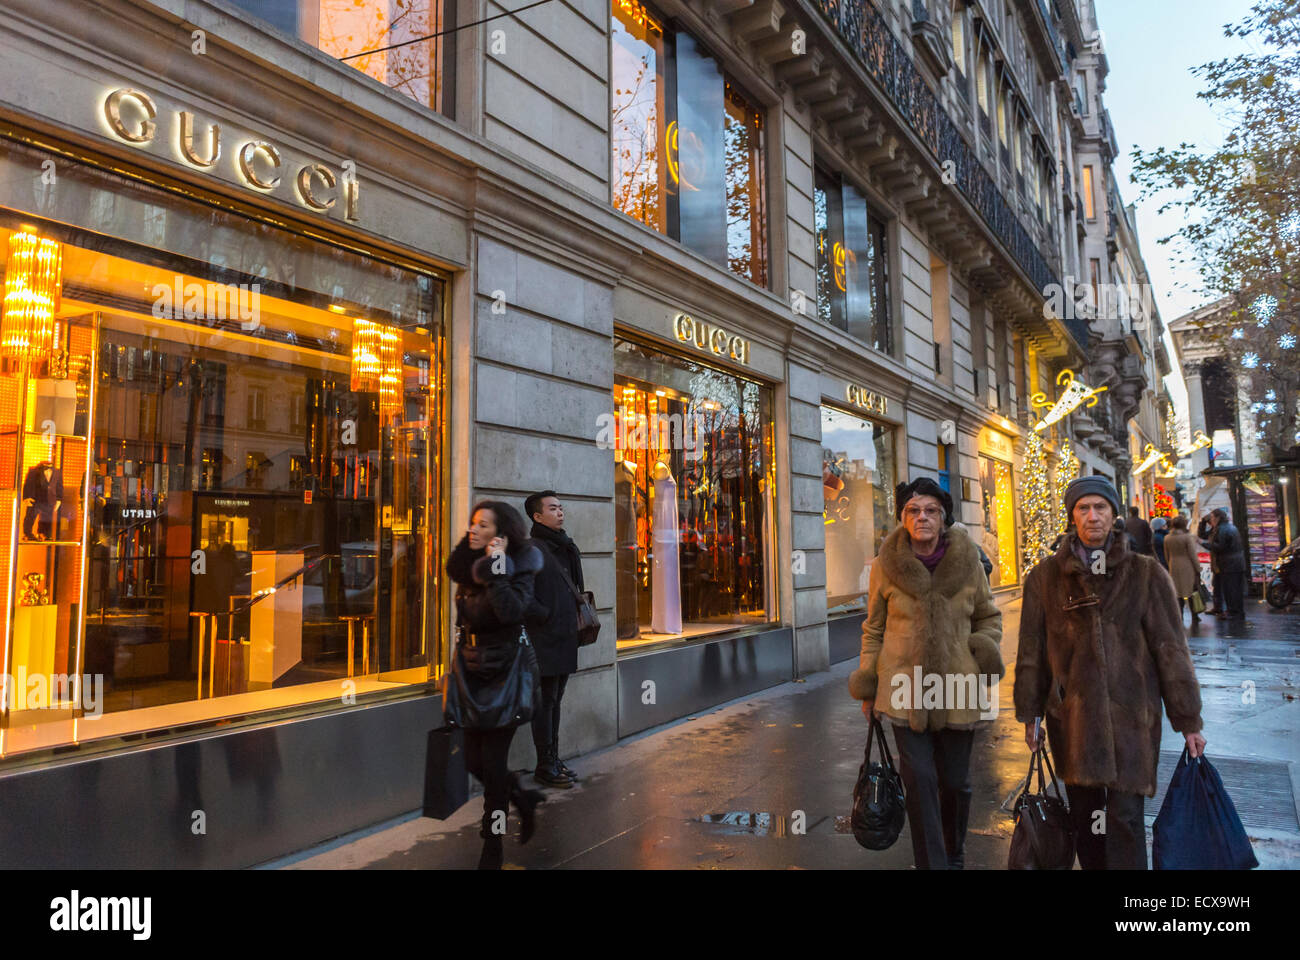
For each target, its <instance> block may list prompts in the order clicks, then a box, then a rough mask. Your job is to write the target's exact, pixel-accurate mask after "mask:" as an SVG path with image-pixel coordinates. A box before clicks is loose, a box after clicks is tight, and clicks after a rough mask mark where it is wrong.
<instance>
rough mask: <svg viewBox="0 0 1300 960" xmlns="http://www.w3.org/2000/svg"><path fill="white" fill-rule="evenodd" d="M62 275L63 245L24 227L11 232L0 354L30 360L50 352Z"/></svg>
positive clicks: (45, 358)
mask: <svg viewBox="0 0 1300 960" xmlns="http://www.w3.org/2000/svg"><path fill="white" fill-rule="evenodd" d="M62 279H63V248H62V247H61V246H60V245H59V243H58V241H56V240H48V239H45V238H44V237H38V236H37V235H36V234H34V233H28V232H26V231H24V232H21V233H14V234H10V236H9V258H8V260H6V261H5V299H4V315H3V319H0V356H3V357H4V359H6V360H10V361H14V362H19V363H29V364H39V363H43V362H46V361H48V360H49V359H50V358H51V357H52V356H53V354H54V329H55V322H54V315H55V314H56V313H57V312H58V309H59V296H60V294H61V291H62Z"/></svg>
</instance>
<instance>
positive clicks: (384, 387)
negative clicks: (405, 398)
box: [351, 318, 402, 415]
mask: <svg viewBox="0 0 1300 960" xmlns="http://www.w3.org/2000/svg"><path fill="white" fill-rule="evenodd" d="M401 342H402V338H401V335H400V334H399V333H398V332H397V331H396V330H394V329H393V328H392V327H389V326H385V325H384V324H382V323H375V322H374V321H371V320H362V319H361V318H357V319H356V320H353V321H352V378H351V383H352V389H353V390H355V391H357V392H360V393H378V394H379V412H380V414H381V415H382V414H385V413H388V412H391V411H394V410H399V409H401V406H402V350H401Z"/></svg>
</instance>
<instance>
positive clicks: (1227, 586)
mask: <svg viewBox="0 0 1300 960" xmlns="http://www.w3.org/2000/svg"><path fill="white" fill-rule="evenodd" d="M1219 577H1220V578H1221V580H1222V582H1223V602H1224V604H1225V605H1226V609H1227V611H1228V616H1230V617H1244V616H1245V615H1246V575H1245V574H1244V573H1242V572H1240V571H1238V572H1237V573H1221V574H1219Z"/></svg>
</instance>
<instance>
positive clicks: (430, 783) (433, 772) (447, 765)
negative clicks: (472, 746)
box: [424, 727, 469, 820]
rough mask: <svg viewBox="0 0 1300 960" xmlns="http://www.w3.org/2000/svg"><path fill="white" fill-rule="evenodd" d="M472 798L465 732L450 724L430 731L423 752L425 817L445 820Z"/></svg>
mask: <svg viewBox="0 0 1300 960" xmlns="http://www.w3.org/2000/svg"><path fill="white" fill-rule="evenodd" d="M467 800H469V772H468V771H467V770H466V769H465V734H464V733H463V732H462V731H460V730H454V729H452V728H450V727H438V728H437V729H436V730H430V731H429V745H428V748H427V749H426V750H425V754H424V816H426V817H432V818H433V819H434V820H446V819H447V818H448V817H450V816H451V815H452V814H453V813H455V812H456V811H457V810H459V809H460V808H461V807H463V806H464V805H465V802H466V801H467Z"/></svg>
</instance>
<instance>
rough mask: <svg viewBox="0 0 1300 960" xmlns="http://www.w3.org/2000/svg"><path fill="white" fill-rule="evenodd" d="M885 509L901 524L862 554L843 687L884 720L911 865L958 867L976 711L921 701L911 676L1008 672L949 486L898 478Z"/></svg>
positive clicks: (987, 594) (984, 583)
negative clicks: (862, 590) (852, 647)
mask: <svg viewBox="0 0 1300 960" xmlns="http://www.w3.org/2000/svg"><path fill="white" fill-rule="evenodd" d="M895 518H896V519H898V520H900V521H902V525H901V526H899V527H896V528H895V529H894V531H893V532H892V533H890V534H889V536H887V537H886V538H885V540H884V542H883V543H882V544H881V546H880V551H879V553H878V555H877V556H876V559H875V561H874V562H873V563H872V564H871V574H870V577H869V583H868V588H867V619H866V621H865V622H864V623H863V625H862V653H861V656H860V657H859V660H858V669H856V670H854V671H853V673H852V674H851V675H850V677H849V693H850V694H851V695H852V696H854V697H855V698H856V699H858V700H861V701H862V712H863V714H864V715H866V716H867V717H868V718H870V717H871V714H872V711H873V710H874V711H875V712H876V713H879V714H881V715H882V716H884V717H887V718H888V719H889V720H890V721H891V722H892V723H893V726H894V741H895V743H896V744H897V745H898V766H899V773H900V774H901V775H902V778H903V786H904V791H905V793H906V798H907V822H908V826H909V828H910V830H911V833H912V854H913V856H914V857H915V859H916V866H917V869H920V870H931V869H933V870H944V869H956V870H960V869H961V868H962V865H963V863H964V853H963V851H964V849H965V842H966V824H967V821H968V820H969V818H970V800H971V791H970V754H971V744H972V743H973V741H974V738H975V725H976V724H977V723H978V722H979V721H980V720H981V716H980V713H981V711H980V709H979V706H978V704H970V703H964V704H957V703H942V704H941V705H940V706H939V707H936V708H931V709H926V708H923V707H922V706H921V693H922V691H920V690H915V689H912V685H913V684H914V683H915V681H916V673H917V671H918V670H919V672H920V673H921V675H922V678H925V677H929V676H935V677H938V678H939V679H940V681H941V682H942V683H943V689H944V690H945V692H946V691H948V690H951V689H953V687H954V684H951V683H948V682H947V678H948V677H950V676H954V675H955V676H957V677H970V678H971V679H972V680H973V682H974V684H976V685H978V684H980V683H983V682H984V680H985V679H986V678H992V682H993V683H994V684H996V682H997V678H999V677H1001V676H1002V675H1003V674H1004V673H1005V672H1006V668H1005V667H1004V666H1003V665H1002V654H1001V651H1000V649H999V644H1000V642H1001V639H1002V612H1001V611H1000V610H998V608H997V606H996V605H995V604H994V603H993V593H992V591H991V589H990V588H989V580H988V576H987V575H986V574H985V573H984V568H983V566H982V565H981V564H980V555H979V551H978V550H977V549H976V547H975V543H974V541H972V540H971V538H970V536H969V535H968V534H967V533H966V531H965V530H964V529H962V528H960V527H954V526H953V515H952V497H951V496H949V495H948V493H947V492H946V491H945V490H944V489H943V488H942V487H940V486H939V484H938V483H936V482H935V481H934V480H932V479H930V478H929V477H921V478H920V479H917V480H914V481H913V482H911V483H904V484H899V485H898V489H897V490H896V492H895ZM922 682H923V683H928V682H930V681H926V680H924V679H923V680H922ZM968 689H973V688H972V687H968ZM878 690H879V695H877V691H878ZM909 691H910V692H909ZM900 694H901V696H900ZM941 699H942V698H941Z"/></svg>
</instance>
